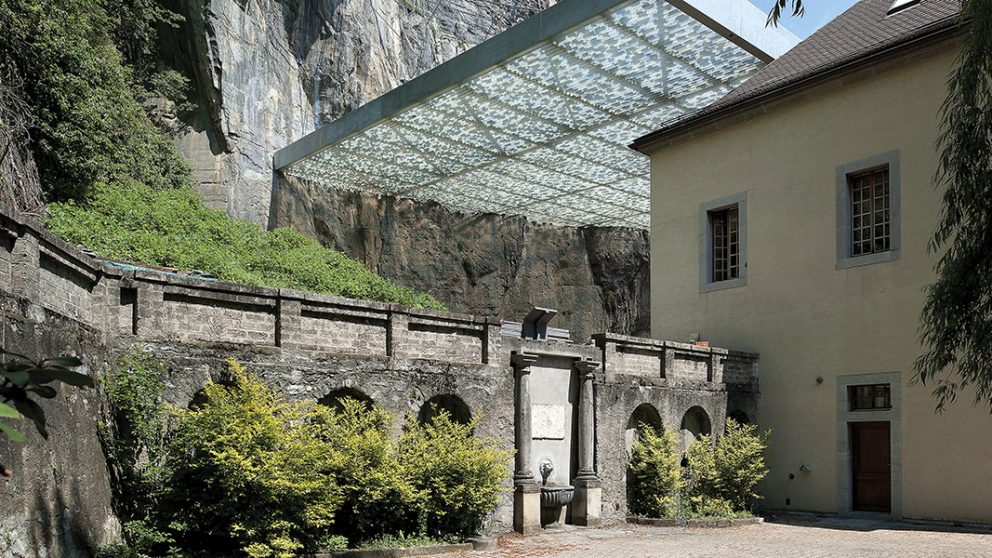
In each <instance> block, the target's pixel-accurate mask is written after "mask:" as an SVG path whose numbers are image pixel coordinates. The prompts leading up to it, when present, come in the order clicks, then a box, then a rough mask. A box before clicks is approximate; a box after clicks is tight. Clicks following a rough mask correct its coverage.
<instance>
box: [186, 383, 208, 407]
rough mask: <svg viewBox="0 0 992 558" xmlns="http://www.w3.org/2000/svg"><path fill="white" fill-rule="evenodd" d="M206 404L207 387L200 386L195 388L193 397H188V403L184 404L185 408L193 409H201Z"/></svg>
mask: <svg viewBox="0 0 992 558" xmlns="http://www.w3.org/2000/svg"><path fill="white" fill-rule="evenodd" d="M206 404H207V388H206V387H202V388H200V389H198V390H196V393H194V394H193V397H191V398H190V400H189V403H187V404H186V408H187V409H189V410H191V411H195V410H198V409H202V408H203V407H204V406H205V405H206Z"/></svg>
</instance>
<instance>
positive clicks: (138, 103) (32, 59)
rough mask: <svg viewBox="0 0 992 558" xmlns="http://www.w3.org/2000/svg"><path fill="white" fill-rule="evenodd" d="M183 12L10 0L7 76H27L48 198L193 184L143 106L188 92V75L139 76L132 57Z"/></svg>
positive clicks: (3, 62) (0, 50) (147, 5)
mask: <svg viewBox="0 0 992 558" xmlns="http://www.w3.org/2000/svg"><path fill="white" fill-rule="evenodd" d="M176 17H178V16H175V14H171V12H168V11H167V10H163V9H161V8H160V7H158V6H157V3H156V2H148V1H147V0H124V1H117V0H115V1H109V0H0V72H2V73H0V75H3V76H4V77H5V80H4V81H13V82H16V83H19V84H20V87H19V89H20V91H17V92H16V93H17V94H18V95H20V96H22V99H23V102H24V103H25V104H27V105H28V106H29V107H30V110H29V111H28V112H29V115H28V117H29V120H30V127H29V129H28V133H29V136H30V143H31V145H30V148H31V151H32V153H33V155H34V160H35V161H36V162H37V167H38V173H39V175H40V178H41V186H42V188H43V190H44V195H45V197H46V198H47V199H48V200H65V199H83V198H84V197H85V196H86V195H87V193H88V192H89V190H90V188H91V187H92V186H93V185H94V184H96V183H98V182H108V183H118V182H125V183H126V182H128V181H131V180H137V181H140V182H143V183H145V184H148V185H150V186H154V187H158V188H167V187H179V186H187V185H189V184H190V183H191V182H190V178H189V167H188V165H187V164H186V162H185V161H184V160H183V159H182V157H180V156H179V155H178V153H177V152H176V150H175V147H174V146H173V144H172V141H171V140H170V138H169V137H168V135H167V134H165V133H163V132H162V131H161V130H160V129H159V128H158V127H157V126H156V125H155V124H154V123H153V122H152V120H151V119H150V118H149V117H148V114H147V113H146V110H145V107H144V106H143V103H144V102H145V101H147V100H148V99H151V98H165V97H177V96H182V95H183V93H184V92H185V89H186V82H185V80H184V79H183V78H182V76H180V75H179V74H177V73H175V72H173V71H164V72H151V71H142V72H138V73H137V74H139V75H136V72H135V71H134V70H133V68H134V67H135V66H133V65H132V64H135V63H137V62H142V59H141V57H142V56H143V55H145V54H147V53H148V52H149V50H150V48H151V45H152V44H153V41H154V40H155V38H156V36H155V33H154V29H155V26H156V25H158V24H175V18H176ZM118 42H119V43H120V44H118ZM125 51H126V52H130V53H132V55H131V58H132V59H131V60H129V59H126V58H125V56H124V55H123V54H122V52H125ZM174 100H179V99H174Z"/></svg>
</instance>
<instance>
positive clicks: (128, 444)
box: [100, 350, 175, 557]
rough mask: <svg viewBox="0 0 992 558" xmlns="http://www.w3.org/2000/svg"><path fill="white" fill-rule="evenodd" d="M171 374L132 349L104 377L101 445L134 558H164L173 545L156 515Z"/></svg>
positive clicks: (162, 479)
mask: <svg viewBox="0 0 992 558" xmlns="http://www.w3.org/2000/svg"><path fill="white" fill-rule="evenodd" d="M166 379H167V370H166V368H165V365H164V364H163V363H162V362H161V361H160V360H158V359H156V358H155V357H154V356H153V355H151V354H148V353H143V352H141V351H138V350H132V351H130V352H129V353H127V354H125V355H123V356H121V357H120V359H119V360H118V363H117V368H116V369H115V370H112V371H109V372H108V373H106V374H105V375H104V376H103V377H102V378H101V385H102V387H103V391H104V394H105V396H106V397H105V401H106V406H107V408H106V410H107V418H108V421H107V424H106V425H103V426H102V427H101V428H100V441H101V443H102V444H103V449H104V453H105V454H106V456H107V463H108V465H109V470H110V473H111V480H112V483H111V486H112V488H113V490H114V502H115V506H116V509H115V512H116V513H117V515H118V516H119V517H120V518H121V520H122V521H123V523H124V535H125V539H126V540H127V541H128V543H129V545H130V546H129V548H130V549H131V550H132V551H133V552H134V553H135V556H138V557H145V556H149V555H155V554H160V553H161V552H162V551H163V550H164V549H168V548H170V547H172V546H173V545H174V543H175V541H174V540H173V538H172V535H171V534H170V533H169V532H168V531H167V530H166V529H164V528H161V527H159V526H157V525H156V519H157V518H156V517H155V515H154V513H153V512H154V511H155V510H157V509H158V504H159V501H160V499H161V497H162V495H163V493H164V486H165V481H166V479H167V477H168V476H169V475H168V471H167V469H166V468H165V457H166V441H165V433H166V422H167V418H168V417H167V412H166V410H165V409H164V407H163V403H162V394H163V392H164V391H165V381H166Z"/></svg>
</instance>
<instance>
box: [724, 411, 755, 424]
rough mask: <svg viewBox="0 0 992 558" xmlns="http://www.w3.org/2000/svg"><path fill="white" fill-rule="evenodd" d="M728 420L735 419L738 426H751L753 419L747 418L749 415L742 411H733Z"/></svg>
mask: <svg viewBox="0 0 992 558" xmlns="http://www.w3.org/2000/svg"><path fill="white" fill-rule="evenodd" d="M727 418H728V419H734V421H735V422H737V424H751V419H750V418H749V417H748V416H747V413H745V412H744V411H742V410H740V409H737V410H736V411H731V412H730V414H729V415H727Z"/></svg>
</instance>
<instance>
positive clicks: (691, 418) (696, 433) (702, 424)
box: [681, 406, 713, 449]
mask: <svg viewBox="0 0 992 558" xmlns="http://www.w3.org/2000/svg"><path fill="white" fill-rule="evenodd" d="M681 431H682V445H683V449H687V448H688V447H689V446H691V445H692V443H693V442H695V441H696V440H697V439H698V438H699V437H700V436H705V435H707V434H710V433H711V432H712V431H713V427H712V424H711V423H710V416H709V415H708V414H706V411H705V410H704V409H703V408H702V407H699V406H695V407H692V408H691V409H689V410H688V411H686V412H685V416H683V417H682V426H681Z"/></svg>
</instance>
